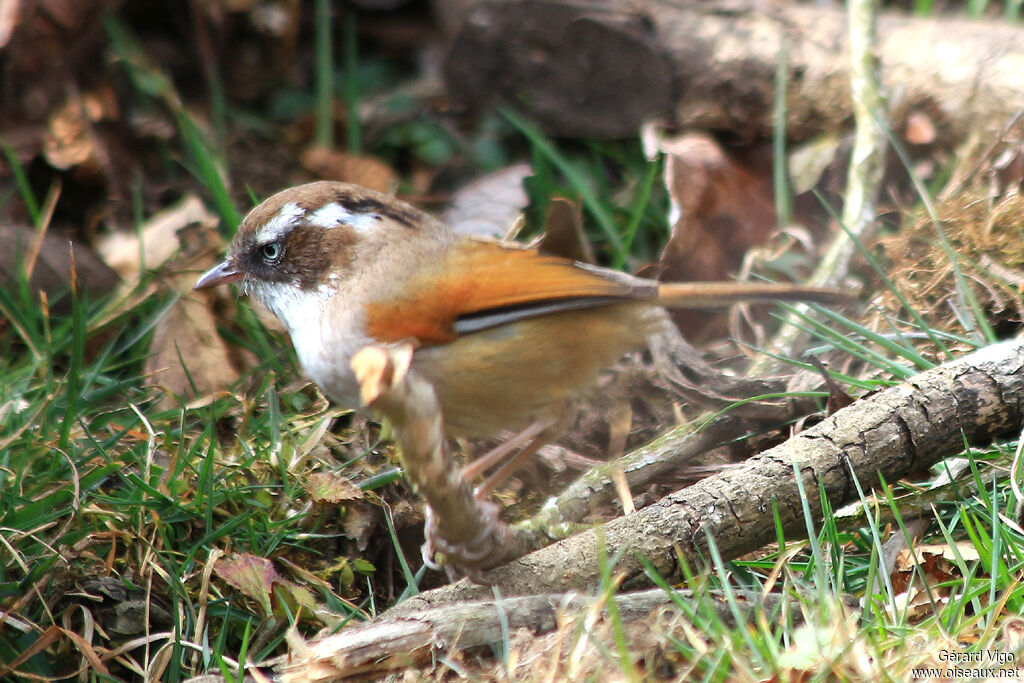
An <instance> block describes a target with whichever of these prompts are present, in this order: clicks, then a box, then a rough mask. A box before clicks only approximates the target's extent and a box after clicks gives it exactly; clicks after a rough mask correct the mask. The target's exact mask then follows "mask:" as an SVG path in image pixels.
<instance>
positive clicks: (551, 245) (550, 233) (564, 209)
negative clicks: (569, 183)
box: [539, 197, 595, 263]
mask: <svg viewBox="0 0 1024 683" xmlns="http://www.w3.org/2000/svg"><path fill="white" fill-rule="evenodd" d="M539 248H540V250H541V251H542V252H544V253H546V254H553V255H555V256H561V257H562V258H570V259H573V260H574V261H582V262H583V263H595V260H594V250H593V249H592V248H591V247H590V241H589V240H587V235H586V233H584V232H583V207H581V206H580V205H579V203H577V202H573V201H570V200H568V199H565V198H563V197H554V198H552V200H551V204H550V205H549V206H548V214H547V216H546V217H545V218H544V236H543V237H542V238H541V240H540V245H539Z"/></svg>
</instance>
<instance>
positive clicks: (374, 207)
mask: <svg viewBox="0 0 1024 683" xmlns="http://www.w3.org/2000/svg"><path fill="white" fill-rule="evenodd" d="M230 282H237V283H239V284H240V286H241V289H242V291H243V292H244V293H246V294H248V295H251V296H253V297H255V298H256V299H257V300H259V301H260V302H261V303H263V304H264V305H265V306H266V307H267V308H268V309H269V310H270V311H271V312H272V313H273V314H274V315H275V316H276V317H277V318H278V320H280V322H281V323H282V324H283V326H284V328H285V329H286V330H287V331H288V334H289V336H290V337H291V341H292V344H293V346H294V348H295V352H296V356H297V358H298V361H299V363H300V365H301V367H302V369H303V371H304V372H305V374H306V375H307V376H308V377H309V378H311V379H312V380H313V381H314V382H315V383H316V384H317V385H319V387H320V388H321V389H322V390H323V392H324V394H325V395H326V396H327V397H328V398H330V399H331V400H332V401H334V402H335V403H337V404H339V405H340V406H343V407H349V408H359V386H358V383H357V381H356V377H355V374H354V372H353V370H352V368H351V365H350V361H351V360H352V357H353V355H355V354H356V353H357V352H358V351H360V350H361V349H363V348H365V347H368V346H383V347H387V346H390V345H397V344H406V343H408V344H412V346H413V347H414V351H413V356H412V362H411V369H412V370H413V371H415V372H417V373H418V374H419V375H420V376H422V377H423V378H425V379H426V380H427V381H428V382H430V383H431V384H432V386H433V387H434V390H435V392H436V394H437V397H438V402H439V404H440V406H441V415H442V419H443V422H444V426H445V432H446V434H448V435H449V436H460V437H482V436H495V435H499V434H503V433H506V432H508V431H511V432H512V434H513V436H511V437H509V438H508V439H506V440H505V441H504V442H503V443H501V444H500V445H499V446H497V447H496V448H495V449H494V450H492V451H491V452H490V453H488V454H486V455H485V456H483V457H482V458H479V459H477V460H475V461H473V462H471V463H470V464H468V465H466V466H465V467H464V469H463V476H466V477H467V478H472V477H477V476H479V475H482V474H484V473H485V472H486V471H487V470H488V469H490V468H492V467H495V466H497V465H500V468H499V469H498V470H497V471H496V472H494V473H493V474H492V475H491V476H490V477H488V478H487V479H486V480H485V481H484V483H483V484H482V485H481V486H480V487H479V488H478V489H477V492H478V495H479V496H485V495H487V494H488V493H489V492H491V491H493V488H494V487H495V486H496V485H497V484H498V483H500V482H501V481H503V480H504V479H505V478H507V477H508V475H509V474H511V473H512V472H513V471H514V470H515V469H516V468H518V467H519V466H520V465H521V464H522V463H523V462H524V461H525V460H526V459H527V458H528V457H529V456H530V455H532V454H533V453H534V452H535V451H536V450H537V449H539V448H540V446H542V445H543V444H544V443H548V442H550V441H553V440H555V439H557V437H558V436H560V433H561V432H564V431H565V430H566V429H567V428H568V426H569V424H570V422H571V418H572V416H573V415H574V414H575V413H574V408H575V406H576V403H577V400H578V399H579V397H580V396H582V395H583V394H585V392H586V390H587V389H588V388H589V387H591V386H592V385H593V384H594V383H595V382H596V380H597V377H598V374H599V372H600V371H601V370H602V369H605V368H607V367H609V366H610V365H612V364H614V363H615V362H616V361H617V360H618V359H619V358H620V357H621V356H622V355H623V354H624V353H625V352H627V351H629V350H630V349H632V348H634V347H637V346H640V345H642V344H643V343H644V342H645V340H646V338H647V337H648V336H649V335H651V334H654V333H656V331H657V330H658V329H659V328H660V326H662V325H665V324H668V323H667V316H666V315H665V308H674V307H685V308H704V307H721V306H727V305H730V304H732V303H735V302H740V301H765V302H776V301H815V302H819V303H839V302H843V301H846V300H848V299H849V294H848V293H847V292H846V291H843V290H839V289H834V288H825V287H814V286H804V285H796V284H775V283H748V282H743V283H741V282H674V283H664V282H658V281H656V280H650V279H645V278H640V277H635V276H632V275H629V274H627V273H624V272H620V271H617V270H612V269H609V268H604V267H600V266H596V265H591V264H586V263H581V262H577V261H573V260H570V259H566V258H561V257H558V256H554V255H550V254H545V253H542V252H541V251H539V250H538V249H536V248H532V247H528V246H523V245H519V244H515V243H511V242H507V241H501V240H494V239H484V238H480V237H474V236H468V235H463V234H460V233H457V232H455V231H454V230H452V229H451V228H450V227H449V226H447V225H446V224H444V223H443V222H441V221H439V220H437V219H436V218H434V217H432V216H431V215H429V214H428V213H426V212H424V211H421V210H420V209H417V208H415V207H414V206H412V205H410V204H408V203H406V202H403V201H401V200H399V199H396V198H395V197H392V196H389V195H385V194H381V193H379V192H375V191H372V190H369V189H366V188H362V187H359V186H357V185H352V184H348V183H341V182H334V181H317V182H312V183H308V184H303V185H298V186H295V187H290V188H287V189H285V190H282V191H280V192H278V193H276V194H274V195H272V196H271V197H269V198H267V199H266V200H264V201H263V202H262V203H260V204H259V205H257V206H256V207H255V208H254V209H252V211H251V212H250V213H249V214H248V215H247V216H246V217H245V219H244V220H243V221H242V222H241V224H240V225H239V227H238V230H237V232H236V234H235V236H234V238H233V240H232V242H231V244H230V246H229V248H228V250H227V254H226V257H225V259H224V260H223V261H221V262H220V263H218V264H217V265H215V266H214V267H212V268H211V269H209V270H208V271H206V272H205V273H203V274H202V275H201V276H200V277H199V279H198V280H197V281H196V283H195V285H194V289H196V290H202V289H207V288H210V287H215V286H218V285H223V284H226V283H230Z"/></svg>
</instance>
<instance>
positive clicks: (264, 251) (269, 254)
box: [260, 242, 284, 263]
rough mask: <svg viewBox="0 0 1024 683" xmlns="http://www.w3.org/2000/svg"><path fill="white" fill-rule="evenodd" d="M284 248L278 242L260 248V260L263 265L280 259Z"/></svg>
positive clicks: (268, 243)
mask: <svg viewBox="0 0 1024 683" xmlns="http://www.w3.org/2000/svg"><path fill="white" fill-rule="evenodd" d="M283 252H284V248H283V247H282V246H281V243H280V242H267V243H266V244H264V245H262V246H261V247H260V258H261V259H263V261H264V262H265V263H275V262H277V260H278V259H280V258H281V254H282V253H283Z"/></svg>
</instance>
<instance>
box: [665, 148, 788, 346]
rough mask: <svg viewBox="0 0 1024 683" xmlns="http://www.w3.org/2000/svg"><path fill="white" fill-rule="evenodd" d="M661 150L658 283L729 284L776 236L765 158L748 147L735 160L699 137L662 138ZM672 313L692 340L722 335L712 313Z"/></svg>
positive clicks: (721, 323) (767, 158) (717, 317)
mask: <svg viewBox="0 0 1024 683" xmlns="http://www.w3.org/2000/svg"><path fill="white" fill-rule="evenodd" d="M661 148H662V151H663V152H664V153H665V156H666V163H665V184H666V186H667V188H668V192H669V197H670V198H671V205H672V213H671V216H670V221H671V222H672V233H671V235H670V237H669V240H668V243H667V244H666V245H665V249H664V251H663V252H662V254H661V259H660V263H659V266H660V277H661V279H663V280H667V281H669V280H683V281H685V280H725V279H729V278H730V277H731V276H733V275H734V274H735V273H736V272H738V271H739V270H740V269H741V267H742V265H743V258H744V255H745V254H746V252H747V250H748V249H750V247H752V246H755V245H760V244H762V243H764V242H765V241H766V240H767V239H768V238H769V236H771V235H772V234H773V233H774V232H775V227H776V221H775V205H774V200H773V195H772V176H771V166H770V164H771V160H770V155H768V154H764V153H759V151H758V150H755V151H753V152H752V153H750V154H748V155H747V156H746V157H745V158H739V157H737V156H733V155H730V154H728V153H726V151H725V150H724V149H723V148H722V147H721V146H720V145H719V144H718V143H717V142H716V141H715V140H714V139H712V138H711V137H710V136H709V135H705V134H701V133H687V134H684V135H680V136H678V137H675V138H670V139H666V140H663V141H662V143H661ZM672 316H673V319H674V320H675V321H676V324H677V325H679V327H680V329H681V330H682V332H683V333H684V334H685V335H687V336H688V338H691V339H701V338H707V337H709V336H712V335H714V334H718V333H722V332H724V331H725V321H724V318H723V317H722V316H720V315H718V314H711V313H707V312H704V311H675V312H673V313H672ZM712 323H713V324H712Z"/></svg>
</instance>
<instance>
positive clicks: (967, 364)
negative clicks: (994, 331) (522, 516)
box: [392, 340, 1024, 613]
mask: <svg viewBox="0 0 1024 683" xmlns="http://www.w3.org/2000/svg"><path fill="white" fill-rule="evenodd" d="M1022 424H1024V341H1021V340H1015V341H1009V342H1001V343H999V344H994V345H992V346H989V347H986V348H984V349H981V350H979V351H977V352H975V353H972V354H968V355H967V356H964V357H963V358H961V359H958V360H956V361H953V362H951V363H948V364H945V365H942V366H939V367H937V368H933V369H931V370H928V371H926V372H923V373H921V374H919V375H917V376H915V377H913V378H912V379H910V380H908V381H906V382H903V383H901V384H899V385H897V386H895V387H892V388H891V389H887V390H885V391H882V392H879V393H878V394H875V395H873V396H870V397H867V398H864V399H861V400H860V401H857V402H856V403H854V404H853V405H851V406H849V407H847V408H844V409H843V410H840V411H838V412H837V413H835V414H834V415H832V416H831V417H829V418H827V419H825V420H824V421H823V422H821V423H820V424H818V425H815V426H814V427H812V428H810V429H807V430H806V431H803V432H801V433H799V434H797V435H795V436H793V437H792V438H790V439H789V440H788V441H786V442H785V443H783V444H780V445H779V446H776V447H775V448H772V449H769V450H767V451H765V452H763V453H761V454H760V455H758V456H756V457H755V458H752V459H750V460H748V461H747V462H745V463H743V464H742V465H738V466H736V467H734V468H732V469H729V470H727V471H726V472H723V473H722V474H719V475H716V476H713V477H709V478H707V479H704V480H703V481H701V482H698V483H697V484H695V485H693V486H690V487H688V488H685V489H682V490H680V491H677V492H675V493H673V494H671V495H669V496H666V497H665V498H663V499H662V500H660V501H659V502H657V503H655V504H654V505H651V506H650V507H647V508H645V509H643V510H640V511H639V512H637V513H635V514H633V515H628V516H626V517H620V518H619V519H616V520H613V521H611V522H609V523H607V524H605V525H604V526H602V527H599V528H597V529H592V530H590V531H586V532H583V533H580V534H578V535H576V536H572V537H570V538H567V539H565V540H563V541H560V542H558V543H555V544H554V545H551V546H548V547H546V548H542V549H540V550H538V551H536V552H533V553H531V554H529V555H527V556H525V557H523V558H521V559H519V560H516V561H515V562H511V563H509V564H507V565H504V566H502V567H499V568H497V569H495V570H493V571H491V572H490V573H489V574H488V575H487V578H488V580H489V581H490V582H492V583H493V584H495V585H497V586H498V587H499V589H500V590H501V592H502V594H503V595H522V594H526V593H536V592H562V591H566V590H569V589H581V588H586V587H589V586H593V585H595V584H596V583H597V581H598V567H599V562H598V558H599V555H600V553H602V552H604V553H607V555H609V556H611V555H614V554H617V553H620V554H621V559H620V561H619V564H618V565H616V571H617V572H624V573H625V575H626V580H625V584H624V585H626V586H630V585H635V584H640V583H646V578H645V577H644V567H643V564H642V563H641V558H643V559H645V560H646V561H648V562H649V563H650V564H651V565H652V566H653V567H654V569H655V570H656V571H658V573H659V574H660V575H661V576H662V577H664V578H665V579H666V580H667V581H669V582H672V581H674V580H676V579H678V578H680V576H681V572H680V569H679V565H678V561H679V556H682V557H683V558H684V559H685V560H686V561H687V562H689V563H694V562H698V561H701V560H700V558H703V557H706V551H707V549H708V538H709V537H711V538H713V539H714V541H715V545H716V546H717V547H718V550H719V552H720V553H721V556H722V557H723V558H724V559H725V560H730V559H733V558H735V557H738V556H740V555H743V554H744V553H747V552H750V551H753V550H756V549H757V548H760V547H762V546H763V545H764V544H765V543H768V542H771V541H773V540H774V539H775V520H774V519H773V514H772V506H773V505H774V506H775V507H776V508H777V510H778V515H779V519H780V522H781V524H782V528H783V530H784V531H785V533H786V535H787V537H788V538H793V537H798V536H799V537H804V536H805V535H806V534H807V529H806V527H805V523H804V518H803V504H802V500H801V495H800V486H798V484H797V479H796V476H795V471H796V470H799V472H800V475H801V482H800V484H801V485H802V488H803V490H804V492H806V495H807V504H808V505H809V506H810V510H811V512H812V515H813V516H814V519H820V515H821V499H820V497H819V495H818V491H819V486H820V487H821V491H822V494H823V495H824V496H826V497H827V498H828V500H829V502H830V504H831V505H832V507H833V509H838V508H839V507H841V506H843V505H846V504H848V503H851V502H853V501H855V500H857V498H858V493H857V486H856V484H855V483H854V477H856V481H857V482H858V483H859V484H860V486H861V488H862V489H863V490H865V491H868V490H869V489H870V488H871V487H873V486H874V485H875V484H876V483H877V482H878V481H879V477H884V478H885V479H886V481H896V480H898V479H900V478H902V477H905V476H907V475H908V474H911V473H913V472H917V471H921V470H923V469H925V468H928V467H930V466H931V465H933V464H935V463H936V462H938V461H940V460H941V459H942V458H944V457H947V456H949V455H953V454H955V453H959V452H961V451H962V450H963V444H964V438H965V436H966V438H967V440H968V442H969V443H971V444H972V445H980V444H984V443H988V442H990V441H992V440H994V439H999V438H1011V437H1016V436H1019V434H1020V431H1021V425H1022ZM490 594H491V589H490V588H489V587H485V586H479V585H476V584H472V583H470V582H468V581H466V580H462V581H459V582H458V583H456V584H452V585H450V586H445V587H443V588H439V589H436V590H433V591H428V592H426V593H422V594H420V595H419V596H416V597H414V598H411V599H409V600H407V601H405V602H404V603H402V604H401V605H399V606H398V607H397V608H395V609H393V610H392V612H397V613H404V612H406V611H414V610H417V609H423V608H425V607H427V606H430V605H433V604H438V603H444V602H451V601H456V600H477V599H481V598H485V597H487V596H489V595H490Z"/></svg>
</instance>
